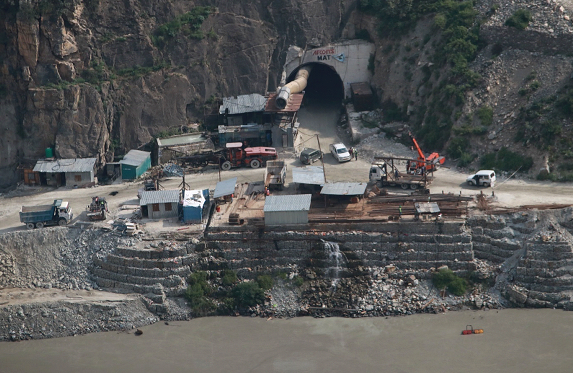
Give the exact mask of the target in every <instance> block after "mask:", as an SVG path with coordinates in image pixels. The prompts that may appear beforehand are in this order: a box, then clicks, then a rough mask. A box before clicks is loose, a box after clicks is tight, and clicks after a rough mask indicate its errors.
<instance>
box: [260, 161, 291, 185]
mask: <svg viewBox="0 0 573 373" xmlns="http://www.w3.org/2000/svg"><path fill="white" fill-rule="evenodd" d="M286 171H287V166H286V164H285V161H268V162H267V168H266V169H265V178H264V180H265V187H266V188H269V189H273V188H276V189H278V190H282V189H283V187H284V185H285V180H286Z"/></svg>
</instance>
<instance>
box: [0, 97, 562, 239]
mask: <svg viewBox="0 0 573 373" xmlns="http://www.w3.org/2000/svg"><path fill="white" fill-rule="evenodd" d="M338 116H339V110H337V108H333V107H314V108H302V109H301V111H300V113H299V120H300V123H301V126H300V136H299V137H298V139H297V146H296V149H297V152H298V151H300V149H302V148H303V147H314V148H318V143H317V139H316V135H317V134H318V135H319V139H320V147H321V148H322V150H323V152H325V157H324V165H325V169H326V178H327V181H328V182H334V181H355V182H365V181H368V171H369V168H370V163H371V162H372V160H373V157H374V156H382V155H394V156H398V157H415V153H414V152H413V151H412V150H411V149H410V148H408V147H406V146H404V145H402V144H399V143H396V142H394V141H391V140H388V139H386V138H384V136H383V135H378V136H372V137H370V138H368V139H366V140H363V141H362V142H361V143H360V144H358V145H355V146H356V147H358V149H359V158H358V160H357V161H354V160H353V161H350V162H345V163H338V162H336V161H335V160H334V158H333V157H332V155H331V154H330V153H329V152H328V145H329V144H330V143H332V142H338V141H343V142H345V143H346V145H347V146H350V143H349V139H350V135H349V133H348V132H345V131H344V130H342V131H341V130H339V128H338V127H337V123H338ZM280 157H281V158H282V159H285V160H286V161H287V165H288V168H289V170H288V172H287V183H290V182H292V173H291V172H290V170H291V169H292V167H299V166H302V164H301V163H300V161H299V160H298V159H297V158H296V154H295V153H293V152H282V153H281V155H280ZM315 165H319V163H315ZM446 166H452V165H449V164H448V162H446ZM263 173H264V170H263V169H262V168H261V169H251V168H238V169H233V170H231V171H228V172H222V173H221V178H222V179H223V180H224V179H227V178H232V177H237V178H238V183H246V182H254V181H262V179H263ZM467 175H468V172H467V171H461V170H458V169H457V168H456V167H455V166H452V167H451V168H442V169H440V170H439V171H437V172H436V173H435V174H434V176H435V180H434V182H433V183H432V184H431V185H430V189H431V191H432V193H440V192H442V191H443V192H444V193H454V194H460V193H461V194H462V195H474V194H477V193H480V192H481V191H483V192H484V193H486V194H488V195H491V193H492V192H494V193H495V199H496V201H497V204H498V205H500V206H506V207H518V206H522V205H532V204H572V205H573V183H552V182H547V181H544V182H541V181H535V180H530V179H518V178H516V176H514V177H512V178H511V179H509V180H507V179H506V177H504V176H503V175H498V183H497V185H496V186H495V188H494V189H491V188H485V189H484V188H477V187H470V186H468V185H466V183H465V179H466V177H467ZM507 176H509V175H507ZM218 181H219V172H218V171H217V169H216V168H211V169H209V170H206V171H205V172H201V173H195V174H192V175H188V176H187V178H186V182H187V183H188V184H189V185H190V187H191V188H197V189H203V188H210V189H214V188H215V186H216V184H217V182H218ZM181 182H182V180H181V179H180V178H177V177H171V178H167V179H164V180H162V181H161V185H162V186H163V187H164V188H165V189H175V188H178V187H179V186H180V185H181ZM141 186H142V185H141V183H140V182H127V183H118V184H114V185H102V186H96V187H93V188H86V189H67V188H65V187H62V188H58V189H54V188H47V187H43V188H39V187H26V186H22V187H20V188H18V189H17V190H15V191H13V192H11V193H8V194H5V195H3V196H1V197H0V201H1V203H0V234H2V233H5V232H9V231H13V230H22V229H26V228H25V226H24V225H23V224H22V223H20V220H19V215H18V212H19V210H20V207H21V206H22V205H39V204H50V203H52V201H53V200H54V199H59V198H63V199H65V200H67V201H69V202H70V204H71V206H72V208H73V211H74V219H73V222H72V223H80V224H81V223H82V222H87V218H86V215H85V209H86V206H87V205H88V203H89V202H90V201H91V197H92V196H96V195H98V196H104V197H105V198H106V199H107V200H108V206H109V210H110V212H111V215H112V216H111V217H110V219H108V220H111V219H113V218H114V217H117V216H123V217H129V216H131V215H132V213H133V212H134V211H136V210H137V207H138V203H139V201H138V199H137V190H138V189H139V188H141ZM390 189H393V188H390ZM391 191H392V190H391ZM393 191H395V192H398V193H399V192H402V191H401V189H400V188H395V190H393ZM111 192H117V194H116V195H114V196H112V195H110V193H111ZM142 222H144V223H145V224H144V225H145V227H146V228H147V229H148V230H149V231H151V232H153V233H155V232H158V231H161V230H177V229H180V228H181V226H180V225H179V224H178V223H177V222H176V221H175V220H174V219H172V220H166V221H154V220H149V219H144V220H143V221H142ZM96 224H100V225H105V224H106V222H98V223H96ZM188 229H191V228H188Z"/></svg>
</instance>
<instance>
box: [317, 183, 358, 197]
mask: <svg viewBox="0 0 573 373" xmlns="http://www.w3.org/2000/svg"><path fill="white" fill-rule="evenodd" d="M365 191H366V183H328V184H325V185H324V186H323V187H322V190H321V191H320V194H328V195H331V196H359V195H362V194H364V192H365Z"/></svg>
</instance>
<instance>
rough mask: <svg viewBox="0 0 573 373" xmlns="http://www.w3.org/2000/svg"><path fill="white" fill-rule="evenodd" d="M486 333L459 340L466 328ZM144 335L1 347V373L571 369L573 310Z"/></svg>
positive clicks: (160, 328) (214, 322)
mask: <svg viewBox="0 0 573 373" xmlns="http://www.w3.org/2000/svg"><path fill="white" fill-rule="evenodd" d="M468 324H469V325H473V327H474V328H480V329H484V331H485V332H484V334H478V335H468V336H464V335H461V331H462V330H463V329H465V327H466V325H468ZM141 330H142V331H143V334H142V335H140V336H136V335H134V333H123V332H122V333H117V332H107V333H95V334H90V335H84V336H77V337H68V338H60V339H53V340H44V341H23V342H20V343H9V344H6V343H4V344H0V361H2V371H3V372H5V373H15V372H18V373H31V372H37V371H38V367H39V366H41V367H42V372H44V373H52V372H54V373H56V372H58V373H71V372H77V371H82V372H85V373H91V372H94V373H95V372H102V371H120V370H121V371H122V372H123V373H132V372H133V373H139V372H143V371H168V372H172V371H192V372H195V373H202V372H225V371H233V372H239V373H240V372H254V373H258V372H265V373H268V372H285V373H286V372H308V373H312V372H326V371H330V372H350V371H360V372H366V373H368V372H373V373H374V372H376V373H377V372H380V371H387V372H408V373H417V372H442V373H454V372H460V371H463V372H467V373H474V372H476V373H477V372H484V371H486V372H520V373H537V372H543V371H551V372H569V371H570V367H571V365H572V364H573V357H571V354H570V351H571V348H572V347H573V342H572V341H571V338H570V336H571V334H572V333H573V313H571V312H564V311H561V310H549V309H543V310H540V309H536V310H532V309H511V310H509V309H508V310H499V311H496V310H491V311H464V312H447V313H445V314H440V315H433V314H426V315H414V316H409V317H390V318H382V317H379V318H361V319H343V318H326V319H314V318H308V317H303V318H294V319H288V320H287V319H281V320H277V319H272V320H266V319H261V318H249V317H238V318H237V317H209V318H201V319H195V320H191V321H187V322H183V321H182V322H169V323H168V325H166V324H165V323H163V322H160V323H156V324H154V325H150V326H147V327H143V328H141Z"/></svg>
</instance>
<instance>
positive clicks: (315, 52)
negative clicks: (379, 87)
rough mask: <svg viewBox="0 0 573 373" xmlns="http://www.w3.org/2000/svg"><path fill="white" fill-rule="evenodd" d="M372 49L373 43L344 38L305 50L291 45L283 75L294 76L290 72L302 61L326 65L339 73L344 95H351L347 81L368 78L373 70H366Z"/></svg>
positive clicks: (302, 62) (302, 63)
mask: <svg viewBox="0 0 573 373" xmlns="http://www.w3.org/2000/svg"><path fill="white" fill-rule="evenodd" d="M374 51H375V48H374V44H372V43H369V42H367V41H365V40H347V41H344V42H340V43H336V44H331V45H328V46H323V47H320V48H315V49H310V50H307V51H303V50H302V49H301V48H298V47H290V48H289V52H288V53H287V57H286V61H285V76H286V77H289V78H290V79H287V82H288V81H290V80H292V79H294V75H295V74H293V72H294V71H295V70H297V69H298V68H299V67H301V66H302V65H312V64H324V65H328V66H331V67H332V68H333V69H334V70H335V72H336V73H337V74H338V75H339V76H340V79H341V80H342V83H343V85H344V95H345V96H346V97H350V94H351V91H350V84H352V83H359V82H370V80H371V78H372V73H371V71H370V70H368V61H369V60H370V56H371V55H373V54H374Z"/></svg>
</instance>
